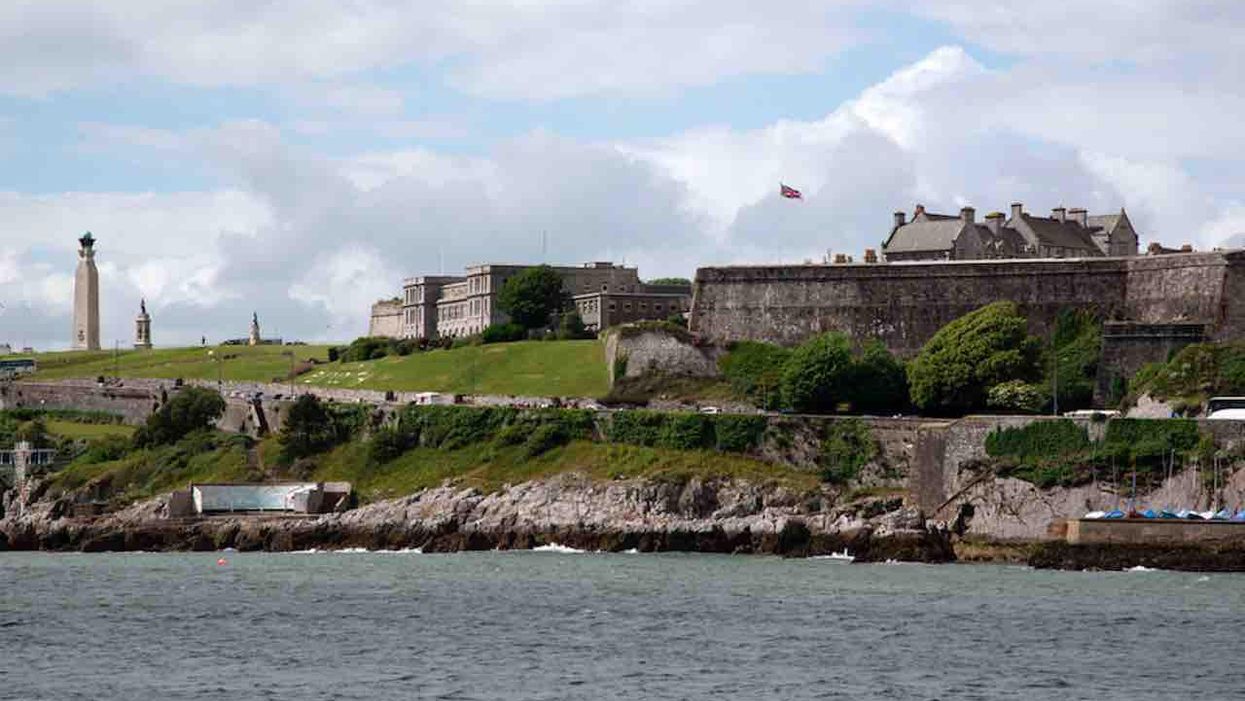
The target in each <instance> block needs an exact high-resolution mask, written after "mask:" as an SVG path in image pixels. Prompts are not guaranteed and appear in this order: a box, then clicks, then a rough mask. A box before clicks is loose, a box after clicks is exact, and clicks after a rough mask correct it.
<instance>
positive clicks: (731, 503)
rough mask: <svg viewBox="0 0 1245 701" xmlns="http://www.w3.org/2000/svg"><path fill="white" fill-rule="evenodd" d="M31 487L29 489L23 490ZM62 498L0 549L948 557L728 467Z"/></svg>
mask: <svg viewBox="0 0 1245 701" xmlns="http://www.w3.org/2000/svg"><path fill="white" fill-rule="evenodd" d="M35 492H36V493H37V490H35ZM69 499H70V498H69V497H66V496H62V497H59V498H55V499H52V498H43V499H40V498H37V497H36V498H34V499H32V500H31V501H30V503H24V502H20V501H17V500H13V501H11V503H10V504H9V505H8V508H7V509H6V515H5V518H4V519H0V548H3V549H8V550H47V551H79V552H102V551H136V550H144V551H206V550H222V549H225V548H234V549H237V550H240V551H294V550H310V549H321V550H331V549H345V548H366V549H372V550H386V549H388V550H393V549H404V548H419V549H420V550H422V551H423V552H429V553H432V552H458V551H471V550H497V549H500V550H514V549H528V548H534V547H539V546H542V545H551V544H557V545H562V546H566V547H571V548H576V549H580V550H588V551H605V552H621V551H626V550H636V551H639V552H676V551H679V552H704V553H740V554H744V553H756V554H775V555H782V556H787V557H807V556H816V555H828V554H831V553H836V552H842V551H844V550H846V551H847V552H849V553H851V554H852V555H853V556H855V557H856V559H857V561H860V562H881V561H887V560H900V561H914V562H931V563H935V562H950V561H953V560H954V559H955V552H954V549H953V548H952V545H951V535H950V533H949V532H948V531H947V530H946V529H945V528H942V527H940V526H939V525H937V524H933V523H930V522H927V521H926V520H925V518H924V516H923V515H922V514H921V513H920V511H919V510H916V509H910V508H904V507H903V505H902V502H901V501H898V500H895V501H892V502H886V501H884V500H879V501H874V502H869V503H865V504H863V505H862V504H857V505H855V506H854V507H853V508H850V509H849V508H843V507H836V506H835V505H834V504H833V499H832V498H828V497H823V496H819V495H816V494H811V495H810V494H798V493H796V492H794V491H791V490H788V489H786V488H783V487H776V486H768V485H756V484H751V483H748V482H743V481H738V480H714V481H708V482H702V481H700V480H695V479H693V480H690V481H688V482H686V483H674V482H657V481H644V480H617V481H613V482H608V483H598V482H592V481H590V480H587V479H585V478H582V477H578V476H576V475H563V476H560V477H558V478H555V479H552V480H547V481H536V482H527V483H524V484H520V485H516V486H512V487H508V488H506V489H503V490H501V491H499V492H495V493H491V494H485V493H482V492H480V491H478V490H475V489H461V488H455V487H451V486H444V487H439V488H435V489H428V490H424V491H421V492H419V493H417V494H413V495H410V496H406V497H400V498H396V499H388V500H383V501H378V502H375V503H372V504H368V505H366V506H363V507H361V508H358V509H353V510H350V511H346V512H343V513H337V514H327V515H323V516H317V517H307V518H288V517H287V518H272V517H247V516H238V517H212V518H203V519H195V520H171V519H167V518H165V517H164V510H165V502H164V499H163V498H156V499H153V500H150V501H147V502H143V503H141V504H137V505H134V506H132V507H130V508H128V509H125V510H123V511H119V512H116V513H113V514H108V515H104V516H97V517H92V518H73V517H68V516H66V514H68V513H71V512H72V508H71V507H72V504H71V502H70V501H69Z"/></svg>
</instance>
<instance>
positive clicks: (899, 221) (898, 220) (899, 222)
mask: <svg viewBox="0 0 1245 701" xmlns="http://www.w3.org/2000/svg"><path fill="white" fill-rule="evenodd" d="M906 220H907V215H905V214H904V213H903V212H895V228H896V229H898V228H899V227H901V226H903V225H904V224H905V223H906Z"/></svg>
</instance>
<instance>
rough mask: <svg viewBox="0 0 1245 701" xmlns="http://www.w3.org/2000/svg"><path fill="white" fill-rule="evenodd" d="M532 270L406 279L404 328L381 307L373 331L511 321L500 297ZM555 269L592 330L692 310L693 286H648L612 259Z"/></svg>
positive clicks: (436, 331)
mask: <svg viewBox="0 0 1245 701" xmlns="http://www.w3.org/2000/svg"><path fill="white" fill-rule="evenodd" d="M530 267H533V266H531V265H509V264H499V263H488V264H483V265H474V266H469V267H468V268H467V269H466V275H462V276H448V275H437V276H432V275H426V276H419V277H412V278H407V279H406V281H405V282H404V283H403V290H402V297H401V298H400V299H401V314H400V322H399V324H398V326H399V328H398V329H397V330H394V328H393V325H392V324H391V323H389V322H387V321H386V319H387V316H386V315H387V314H388V313H389V311H390V310H389V308H388V307H384V306H378V305H373V307H372V316H371V320H370V323H369V328H371V329H378V330H380V329H383V330H387V331H389V333H383V334H375V333H373V334H372V335H394V336H399V337H404V338H437V337H446V336H448V337H451V338H456V337H462V336H469V335H471V334H476V333H480V332H481V331H483V330H484V329H486V328H488V327H489V326H490V325H493V324H503V323H506V322H507V321H508V320H509V319H508V318H507V316H506V315H505V314H504V313H503V312H502V311H501V310H500V309H499V308H498V306H497V294H498V293H499V292H500V291H501V289H502V286H503V285H505V284H506V281H507V280H509V279H510V278H511V277H513V276H515V275H517V274H519V273H521V272H523V271H524V270H527V269H528V268H530ZM550 267H552V268H553V270H554V271H555V272H556V273H558V275H559V276H561V278H562V283H563V287H564V289H565V290H566V292H567V293H568V294H569V295H570V296H571V298H572V299H573V300H574V302H575V306H576V309H578V310H579V312H580V315H581V316H582V317H583V318H584V323H585V325H586V326H588V328H590V329H599V328H604V326H608V325H610V324H614V323H622V322H623V321H633V320H638V319H664V318H666V317H667V316H669V314H670V312H671V311H676V310H677V311H679V312H685V311H687V310H688V309H690V305H691V287H690V286H678V285H675V286H665V285H647V284H645V283H644V282H642V281H641V280H640V275H639V271H638V270H637V269H636V268H634V267H627V266H623V265H615V264H613V263H611V262H608V261H596V262H591V263H585V264H583V265H580V266H550ZM626 295H630V297H624V296H626ZM601 310H604V317H602V312H601ZM590 318H591V319H592V321H589V319H590ZM602 318H604V321H605V324H604V326H602V325H601V322H602Z"/></svg>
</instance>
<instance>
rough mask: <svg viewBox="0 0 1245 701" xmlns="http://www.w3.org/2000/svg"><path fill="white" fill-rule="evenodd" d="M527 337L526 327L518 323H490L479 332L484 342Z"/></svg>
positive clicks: (498, 341) (517, 339)
mask: <svg viewBox="0 0 1245 701" xmlns="http://www.w3.org/2000/svg"><path fill="white" fill-rule="evenodd" d="M525 338H527V329H525V328H523V327H522V326H520V325H518V324H513V323H511V324H491V325H489V326H488V327H486V328H485V329H484V331H483V333H481V334H480V340H481V341H483V342H484V343H509V342H511V341H522V340H523V339H525Z"/></svg>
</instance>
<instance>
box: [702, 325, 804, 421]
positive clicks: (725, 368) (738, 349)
mask: <svg viewBox="0 0 1245 701" xmlns="http://www.w3.org/2000/svg"><path fill="white" fill-rule="evenodd" d="M790 357H791V351H790V350H788V349H786V348H783V347H782V346H778V345H774V344H772V343H762V342H759V341H740V342H738V343H735V344H733V345H732V346H731V347H730V350H729V351H728V352H727V353H726V355H724V356H722V358H721V359H720V360H718V369H720V370H721V371H722V377H723V378H725V379H726V381H727V382H728V383H729V384H730V386H731V389H732V390H733V391H734V392H735V394H736V395H738V396H740V397H744V398H747V399H749V400H751V401H752V402H753V403H755V404H756V405H757V406H760V407H764V408H766V409H777V408H779V406H781V405H782V385H781V383H782V371H783V366H784V365H785V364H786V362H787V359H788V358H790Z"/></svg>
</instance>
